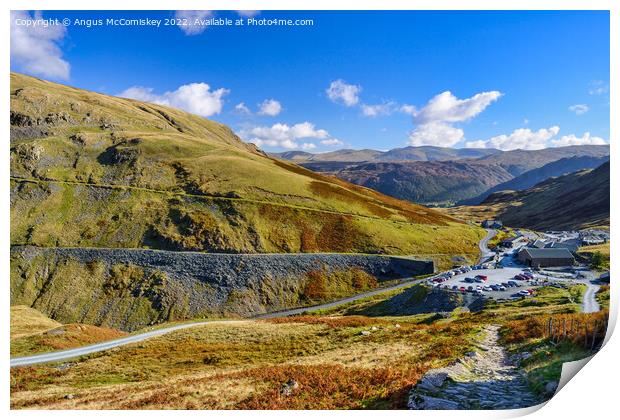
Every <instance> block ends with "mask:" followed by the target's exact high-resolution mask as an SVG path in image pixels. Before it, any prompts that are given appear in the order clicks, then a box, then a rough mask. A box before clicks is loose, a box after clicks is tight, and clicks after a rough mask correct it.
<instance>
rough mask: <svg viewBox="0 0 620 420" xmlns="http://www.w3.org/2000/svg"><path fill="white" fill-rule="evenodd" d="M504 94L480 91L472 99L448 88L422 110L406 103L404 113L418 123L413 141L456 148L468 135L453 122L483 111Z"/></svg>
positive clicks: (410, 141)
mask: <svg viewBox="0 0 620 420" xmlns="http://www.w3.org/2000/svg"><path fill="white" fill-rule="evenodd" d="M501 95H502V94H501V93H500V92H498V91H490V92H482V93H478V94H476V95H474V96H472V97H471V98H467V99H458V98H457V97H456V96H454V95H453V94H452V93H451V92H449V91H446V92H443V93H440V94H438V95H436V96H435V97H433V98H432V99H431V100H430V101H428V103H427V104H426V105H425V106H424V107H422V108H420V109H418V108H416V107H415V106H413V105H406V104H405V105H402V106H401V107H400V109H399V110H400V112H403V113H405V114H409V115H411V116H412V117H413V122H414V124H417V126H416V127H415V129H414V130H413V131H412V132H411V133H409V144H410V145H412V146H423V145H426V146H440V147H453V146H454V145H456V144H457V143H458V142H460V141H461V140H463V139H464V137H465V134H464V132H463V130H462V129H460V128H458V127H454V126H453V124H455V123H459V122H463V121H467V120H469V119H471V118H473V117H475V116H476V115H478V114H480V113H481V112H482V111H484V110H485V109H486V107H488V106H489V105H490V104H491V103H493V102H494V101H496V100H497V99H498V98H499V97H500V96H501ZM472 147H480V146H472Z"/></svg>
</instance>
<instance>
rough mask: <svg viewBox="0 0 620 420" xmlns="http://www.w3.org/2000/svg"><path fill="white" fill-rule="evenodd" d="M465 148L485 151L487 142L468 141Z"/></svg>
mask: <svg viewBox="0 0 620 420" xmlns="http://www.w3.org/2000/svg"><path fill="white" fill-rule="evenodd" d="M465 147H470V148H473V149H486V148H487V142H486V141H484V140H475V141H468V142H467V143H465Z"/></svg>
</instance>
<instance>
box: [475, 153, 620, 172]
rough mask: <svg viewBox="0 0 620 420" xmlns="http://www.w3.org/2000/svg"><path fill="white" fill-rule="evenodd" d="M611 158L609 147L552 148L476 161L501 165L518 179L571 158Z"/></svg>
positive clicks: (487, 157)
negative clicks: (520, 176) (549, 164)
mask: <svg viewBox="0 0 620 420" xmlns="http://www.w3.org/2000/svg"><path fill="white" fill-rule="evenodd" d="M582 156H589V157H597V158H601V157H605V156H609V145H596V146H591V145H587V146H565V147H550V148H547V149H540V150H509V151H506V152H501V153H496V154H493V155H489V156H485V157H481V158H478V159H475V161H476V162H477V163H481V164H486V165H499V166H501V167H502V168H504V169H506V171H508V172H510V173H511V174H512V175H513V176H515V177H517V176H519V175H521V174H523V173H525V172H527V171H531V170H532V169H536V168H540V167H542V166H545V165H547V164H548V163H551V162H555V161H557V160H559V159H563V158H571V157H582Z"/></svg>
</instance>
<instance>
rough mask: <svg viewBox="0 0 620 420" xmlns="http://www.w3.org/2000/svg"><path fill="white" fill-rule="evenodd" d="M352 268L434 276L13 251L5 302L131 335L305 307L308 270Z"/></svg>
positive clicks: (397, 266) (369, 265)
mask: <svg viewBox="0 0 620 420" xmlns="http://www.w3.org/2000/svg"><path fill="white" fill-rule="evenodd" d="M350 270H360V271H363V272H365V273H367V274H368V275H370V276H372V277H374V278H376V279H377V280H378V281H379V282H381V281H386V280H390V279H396V278H403V277H411V276H415V275H420V274H428V273H432V272H433V263H432V262H431V261H420V260H414V259H409V258H403V257H391V256H379V255H355V254H207V253H198V252H171V251H155V250H146V249H120V248H119V249H97V248H37V247H32V246H15V247H13V248H12V250H11V303H12V304H24V305H28V306H32V307H35V308H37V309H39V310H40V311H42V312H44V313H46V314H47V315H48V316H50V317H52V318H54V319H57V320H59V321H61V322H65V323H66V322H82V323H91V324H95V325H104V326H109V327H114V328H120V329H125V330H133V329H136V328H140V327H143V326H145V325H149V324H153V323H157V322H162V321H168V320H174V319H188V318H196V317H203V316H209V315H223V314H226V315H230V314H237V315H241V316H252V315H258V314H261V313H266V312H271V311H275V310H279V309H288V308H293V307H299V306H304V305H305V304H307V303H306V302H304V291H305V288H306V286H307V283H308V282H309V279H310V277H312V276H310V277H309V273H311V272H312V273H315V274H316V273H317V272H320V273H324V279H325V281H327V282H329V281H332V280H333V281H342V278H344V277H346V273H347V272H348V271H350ZM332 274H333V276H332ZM314 277H317V276H316V275H315V276H314ZM320 280H323V279H322V278H321V279H320ZM326 286H327V287H329V284H327V285H326ZM322 287H325V286H322ZM315 289H316V288H315Z"/></svg>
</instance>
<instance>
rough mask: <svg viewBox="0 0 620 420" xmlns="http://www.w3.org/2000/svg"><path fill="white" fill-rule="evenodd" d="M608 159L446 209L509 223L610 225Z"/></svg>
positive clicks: (542, 226)
mask: <svg viewBox="0 0 620 420" xmlns="http://www.w3.org/2000/svg"><path fill="white" fill-rule="evenodd" d="M609 188H610V183H609V162H607V163H605V164H603V165H601V166H599V167H598V168H596V169H594V170H584V171H579V172H574V173H571V174H567V175H563V176H560V177H557V178H550V179H548V180H546V181H544V182H541V183H539V184H537V185H535V186H534V187H532V188H529V189H526V190H522V191H502V192H498V193H494V194H492V195H490V196H489V197H488V198H487V199H486V200H485V201H484V202H483V203H482V204H481V205H479V206H459V207H455V208H452V209H447V210H446V211H445V213H446V214H449V215H451V216H453V217H456V218H463V219H473V220H482V219H489V218H498V219H500V220H502V221H503V222H504V224H505V225H507V226H512V227H521V228H530V229H536V230H548V229H583V228H590V227H596V226H606V225H607V226H608V225H609Z"/></svg>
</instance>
